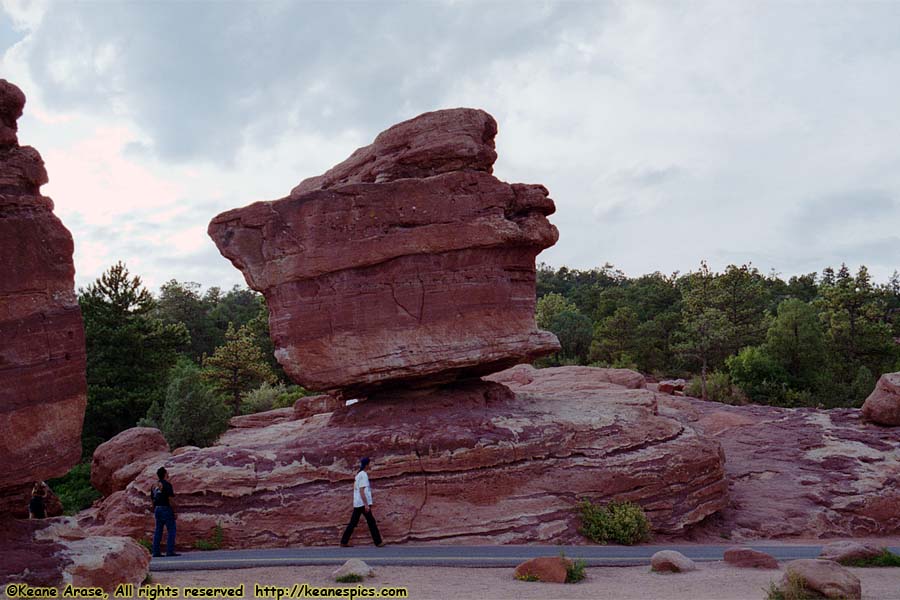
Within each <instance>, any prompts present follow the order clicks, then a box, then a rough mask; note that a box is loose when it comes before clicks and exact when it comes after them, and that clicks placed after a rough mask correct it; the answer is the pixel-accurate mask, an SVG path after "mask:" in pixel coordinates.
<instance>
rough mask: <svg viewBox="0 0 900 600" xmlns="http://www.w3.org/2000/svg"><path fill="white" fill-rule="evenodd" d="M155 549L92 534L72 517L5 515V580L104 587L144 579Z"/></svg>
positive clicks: (0, 532)
mask: <svg viewBox="0 0 900 600" xmlns="http://www.w3.org/2000/svg"><path fill="white" fill-rule="evenodd" d="M149 567H150V553H149V552H147V550H146V549H145V548H144V547H143V546H141V545H140V544H138V543H137V542H135V541H134V540H132V539H129V538H125V537H96V536H94V537H89V536H87V535H86V534H85V532H84V531H83V530H81V529H80V528H79V527H78V525H77V524H76V523H75V520H74V519H73V518H71V517H58V518H55V519H44V520H39V521H20V520H12V519H7V520H3V521H0V585H4V586H5V585H6V584H8V583H27V584H28V585H32V586H41V587H44V586H56V587H61V586H64V585H66V584H69V583H71V584H72V585H75V586H87V587H102V588H103V589H105V590H106V591H107V592H112V591H113V589H114V588H115V586H116V585H118V584H119V583H133V584H135V585H139V584H140V583H141V582H143V581H144V578H145V577H146V576H147V571H148V570H149Z"/></svg>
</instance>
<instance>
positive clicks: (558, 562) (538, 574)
mask: <svg viewBox="0 0 900 600" xmlns="http://www.w3.org/2000/svg"><path fill="white" fill-rule="evenodd" d="M572 564H573V563H572V561H571V560H569V559H568V558H563V557H562V556H538V557H537V558H532V559H529V560H526V561H525V562H523V563H521V564H520V565H519V566H517V567H516V570H515V572H514V574H513V575H514V577H515V578H516V579H524V580H526V581H527V580H530V579H532V578H534V579H537V580H538V581H542V582H544V583H565V582H566V577H567V575H568V572H569V567H570V566H572Z"/></svg>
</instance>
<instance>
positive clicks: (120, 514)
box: [81, 366, 727, 547]
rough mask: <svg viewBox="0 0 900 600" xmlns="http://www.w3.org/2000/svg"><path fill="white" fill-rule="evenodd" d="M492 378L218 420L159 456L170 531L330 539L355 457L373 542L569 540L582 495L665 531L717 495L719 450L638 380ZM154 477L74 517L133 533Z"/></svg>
mask: <svg viewBox="0 0 900 600" xmlns="http://www.w3.org/2000/svg"><path fill="white" fill-rule="evenodd" d="M495 377H496V378H497V379H498V380H499V381H502V382H504V383H505V382H507V381H508V382H510V383H508V385H509V387H507V386H506V385H501V384H500V383H497V382H482V381H477V380H476V381H471V382H467V383H456V384H454V385H453V386H451V387H448V388H440V389H437V390H407V391H404V392H402V393H400V392H384V393H381V394H375V395H373V396H371V397H370V398H369V399H367V400H365V401H363V402H359V403H357V404H354V405H351V406H346V407H342V408H339V409H338V410H335V411H334V412H333V413H330V414H317V415H313V416H311V417H308V418H303V419H297V420H293V421H284V422H280V423H276V424H272V425H268V426H264V427H253V428H251V427H244V428H239V429H231V430H229V431H228V432H226V434H225V435H224V436H222V438H221V439H220V445H218V446H213V447H210V448H203V449H199V450H193V451H191V452H188V453H185V454H182V455H179V456H174V457H172V458H171V459H170V460H169V462H168V464H167V469H168V470H169V474H170V480H171V482H172V484H173V485H174V487H175V492H176V494H177V495H178V508H177V510H178V512H179V517H178V535H179V541H180V542H182V543H190V542H191V541H192V540H194V539H198V538H206V537H208V536H209V535H210V533H211V532H212V530H213V528H214V527H215V526H216V525H217V524H220V525H221V526H222V528H223V531H224V541H225V544H226V546H229V547H259V546H287V545H292V544H310V545H318V544H325V545H329V544H336V543H337V540H338V539H339V537H340V533H341V531H342V530H343V527H344V525H345V524H346V521H347V519H348V517H349V513H350V507H351V490H352V480H353V477H354V475H355V472H356V468H355V467H356V464H357V461H358V459H359V457H360V456H365V455H367V456H370V457H372V461H373V463H372V468H371V471H370V477H371V480H372V486H373V491H374V506H375V509H374V510H375V512H376V516H377V518H378V521H379V527H380V528H381V532H382V534H383V535H384V537H385V539H386V540H387V541H388V542H404V541H442V542H458V543H537V542H571V543H578V542H579V541H583V537H582V536H581V535H580V534H579V533H578V531H577V530H578V526H579V523H578V518H577V511H576V509H575V505H576V503H577V501H578V500H579V499H580V498H585V497H586V498H590V499H591V500H593V501H601V502H602V501H607V500H610V499H618V500H630V501H634V502H637V503H640V504H641V505H642V506H643V507H644V509H645V510H646V511H647V514H648V516H649V518H650V520H651V522H652V524H653V526H654V528H655V529H656V530H657V531H668V532H676V531H679V530H681V529H683V528H684V527H685V526H686V525H688V524H691V523H696V522H697V521H700V520H701V519H703V518H704V517H706V516H708V515H710V514H712V513H714V512H715V511H716V510H718V509H720V508H722V507H723V506H724V505H725V504H726V501H727V498H726V496H725V489H726V487H727V483H726V481H725V480H724V472H723V456H722V454H721V451H720V448H719V445H718V444H717V443H716V442H714V441H712V440H710V439H708V438H704V437H700V436H698V435H697V434H696V433H695V432H694V431H693V429H691V428H690V427H685V426H684V425H682V424H680V423H679V422H678V421H676V420H674V419H671V418H665V417H660V416H657V415H656V414H655V413H656V395H655V394H654V393H653V392H651V391H649V390H646V389H643V388H642V387H638V386H640V385H642V381H643V379H642V378H641V376H640V375H638V374H636V373H633V372H628V371H623V370H604V369H591V368H587V367H572V368H562V369H544V370H540V371H535V370H534V369H532V368H530V367H526V366H519V367H516V368H515V369H513V370H512V371H507V372H505V373H499V374H497V375H496V376H495ZM515 381H519V382H526V383H515ZM611 381H618V382H622V383H625V384H627V385H629V386H632V387H625V386H623V385H617V384H615V383H610V382H611ZM510 388H513V389H512V390H511V389H510ZM154 479H155V474H154V473H153V469H152V468H148V469H146V470H145V471H144V473H142V474H141V476H139V477H138V478H137V479H135V481H134V482H133V483H132V484H130V485H129V486H128V488H126V490H124V491H122V492H116V493H115V494H113V495H112V496H110V497H109V498H107V499H105V500H104V501H103V502H102V504H100V505H99V506H98V507H96V508H94V509H92V510H90V511H88V512H86V513H82V516H81V520H82V524H83V526H85V527H87V528H88V529H90V530H92V531H94V532H96V533H100V534H105V533H110V532H118V533H124V534H128V535H131V536H135V537H141V536H147V535H148V534H149V533H150V531H151V528H152V525H153V520H152V517H151V516H150V514H149V513H148V512H147V490H148V489H149V487H150V485H151V484H152V483H153V481H154ZM363 533H365V532H363ZM360 535H362V534H360ZM362 539H364V537H360V538H359V540H358V541H361V540H362Z"/></svg>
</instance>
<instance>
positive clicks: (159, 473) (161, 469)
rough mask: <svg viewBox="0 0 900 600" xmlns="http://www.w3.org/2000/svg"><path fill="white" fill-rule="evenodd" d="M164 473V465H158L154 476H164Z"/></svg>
mask: <svg viewBox="0 0 900 600" xmlns="http://www.w3.org/2000/svg"><path fill="white" fill-rule="evenodd" d="M166 473H167V471H166V468H165V467H160V468H158V469H157V470H156V476H157V477H159V478H160V479H162V478H163V477H165V476H166Z"/></svg>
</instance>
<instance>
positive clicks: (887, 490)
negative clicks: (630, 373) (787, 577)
mask: <svg viewBox="0 0 900 600" xmlns="http://www.w3.org/2000/svg"><path fill="white" fill-rule="evenodd" d="M659 404H660V414H663V415H668V416H671V417H673V418H675V419H678V420H680V421H681V422H683V423H685V425H688V426H690V427H692V428H694V429H696V430H697V431H698V432H699V433H701V434H704V435H707V436H711V437H713V438H714V439H717V440H718V441H719V442H720V443H721V444H722V448H723V449H724V451H725V456H726V457H727V460H726V463H725V469H726V471H727V472H728V479H729V496H730V502H729V503H728V506H727V507H726V508H725V509H723V510H722V511H720V512H719V513H718V514H716V515H715V516H713V517H711V518H710V519H707V520H706V521H705V522H704V523H702V524H700V525H698V526H697V527H694V528H692V529H691V532H690V534H689V535H690V536H691V537H693V538H694V539H697V540H706V541H720V540H721V539H722V538H723V537H725V538H728V539H733V540H751V539H765V538H787V537H798V538H799V537H803V538H813V537H817V538H829V537H866V536H867V537H882V536H890V535H897V534H898V533H900V436H897V433H896V430H895V429H892V428H885V427H880V426H878V425H873V424H871V423H869V422H867V421H866V420H865V419H863V418H862V415H861V411H860V410H859V409H851V408H841V409H832V410H821V409H815V408H796V409H790V408H778V407H773V406H754V405H748V406H728V405H725V404H720V403H717V402H704V401H703V400H698V399H696V398H689V397H685V398H678V397H673V396H663V395H660V396H659Z"/></svg>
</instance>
